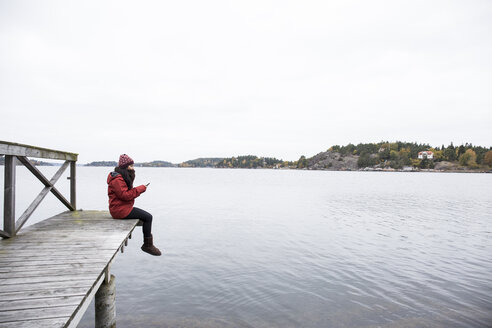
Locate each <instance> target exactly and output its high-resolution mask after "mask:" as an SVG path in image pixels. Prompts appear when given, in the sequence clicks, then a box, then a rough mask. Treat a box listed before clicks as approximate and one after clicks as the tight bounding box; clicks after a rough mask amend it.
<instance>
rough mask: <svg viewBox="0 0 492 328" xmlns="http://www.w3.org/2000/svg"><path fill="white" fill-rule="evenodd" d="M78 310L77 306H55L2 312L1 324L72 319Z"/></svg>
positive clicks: (0, 313) (0, 314) (0, 316)
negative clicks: (20, 321)
mask: <svg viewBox="0 0 492 328" xmlns="http://www.w3.org/2000/svg"><path fill="white" fill-rule="evenodd" d="M76 309H77V306H75V305H67V306H55V307H51V308H43V309H26V310H17V311H1V310H0V324H2V325H3V324H4V323H5V322H13V321H19V319H22V320H23V321H25V320H34V319H52V318H62V317H64V318H67V319H68V318H70V316H71V315H72V313H73V312H74V311H75V310H76Z"/></svg>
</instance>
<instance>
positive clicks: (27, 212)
mask: <svg viewBox="0 0 492 328" xmlns="http://www.w3.org/2000/svg"><path fill="white" fill-rule="evenodd" d="M17 158H18V159H19V161H20V162H21V163H22V164H24V166H25V167H27V169H28V170H29V171H31V173H32V174H34V176H36V177H37V178H38V179H39V180H40V181H41V182H42V183H43V184H44V185H45V187H44V189H43V190H42V191H41V192H40V193H39V195H38V196H37V197H36V199H35V200H34V201H33V202H32V204H31V205H29V207H28V208H27V209H26V210H25V211H24V213H23V214H22V215H21V216H20V218H19V219H18V220H17V222H16V224H15V225H16V228H15V230H16V231H19V229H20V228H22V226H23V225H24V223H26V221H27V219H28V218H29V217H30V216H31V214H32V213H33V212H34V210H35V209H36V208H37V207H38V206H39V204H40V203H41V201H42V200H43V199H44V197H46V195H47V194H48V192H50V191H51V192H52V193H53V194H54V195H55V196H56V198H58V199H59V200H60V201H61V202H62V203H63V204H64V205H65V206H66V207H68V209H69V210H71V211H75V208H74V207H73V206H72V204H70V202H69V201H68V200H66V199H65V197H63V195H62V194H61V193H60V192H59V191H58V190H57V189H56V188H55V186H54V185H55V183H56V182H57V181H58V179H59V178H60V177H61V175H62V174H63V172H64V171H65V170H66V169H67V167H68V166H69V165H70V161H65V163H63V165H62V166H61V167H60V169H59V170H58V171H57V172H56V173H55V175H54V176H53V178H51V180H48V179H47V178H46V177H45V176H44V175H43V174H42V173H41V172H40V171H39V170H38V169H37V168H36V167H35V166H34V165H32V164H31V162H29V160H28V159H27V158H26V157H24V156H17Z"/></svg>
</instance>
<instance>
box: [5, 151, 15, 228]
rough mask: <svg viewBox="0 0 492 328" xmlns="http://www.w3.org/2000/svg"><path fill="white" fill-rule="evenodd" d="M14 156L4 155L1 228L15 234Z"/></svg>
mask: <svg viewBox="0 0 492 328" xmlns="http://www.w3.org/2000/svg"><path fill="white" fill-rule="evenodd" d="M15 165H16V159H15V156H11V155H5V180H4V194H3V195H4V202H3V229H4V230H5V232H6V233H8V234H9V235H10V236H11V237H14V236H15Z"/></svg>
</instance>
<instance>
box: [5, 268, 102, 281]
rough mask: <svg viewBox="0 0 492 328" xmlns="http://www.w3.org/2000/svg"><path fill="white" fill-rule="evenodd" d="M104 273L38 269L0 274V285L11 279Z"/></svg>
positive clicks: (91, 269) (91, 270)
mask: <svg viewBox="0 0 492 328" xmlns="http://www.w3.org/2000/svg"><path fill="white" fill-rule="evenodd" d="M102 271H104V268H103V269H102V270H101V267H90V268H78V269H65V270H57V269H51V268H48V269H39V268H38V270H31V271H18V272H7V273H0V284H1V283H2V281H3V280H5V279H9V280H10V279H13V278H32V277H55V278H56V277H60V276H62V275H64V274H68V275H74V276H77V275H90V274H100V273H101V272H102Z"/></svg>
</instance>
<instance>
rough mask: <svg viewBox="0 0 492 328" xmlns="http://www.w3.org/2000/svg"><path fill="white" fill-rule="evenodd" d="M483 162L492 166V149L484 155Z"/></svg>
mask: <svg viewBox="0 0 492 328" xmlns="http://www.w3.org/2000/svg"><path fill="white" fill-rule="evenodd" d="M483 164H485V165H488V166H492V150H489V151H488V152H486V153H485V155H484V157H483Z"/></svg>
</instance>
